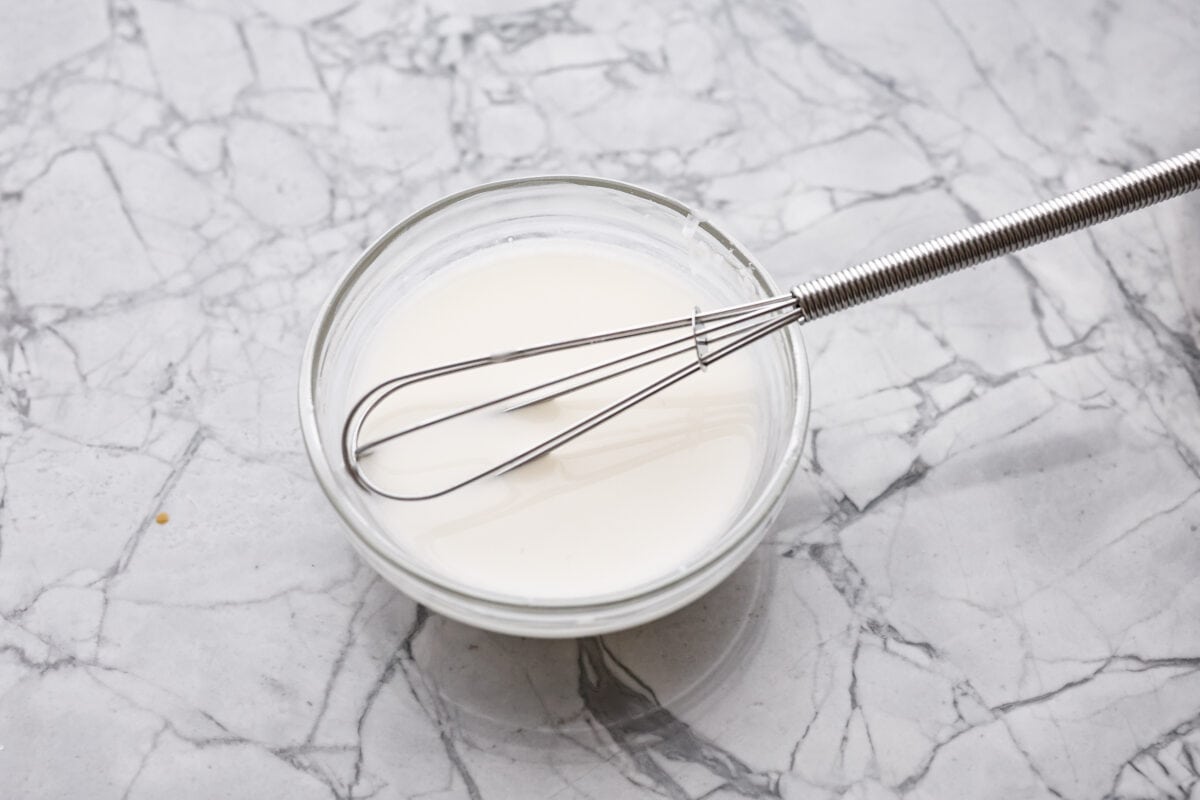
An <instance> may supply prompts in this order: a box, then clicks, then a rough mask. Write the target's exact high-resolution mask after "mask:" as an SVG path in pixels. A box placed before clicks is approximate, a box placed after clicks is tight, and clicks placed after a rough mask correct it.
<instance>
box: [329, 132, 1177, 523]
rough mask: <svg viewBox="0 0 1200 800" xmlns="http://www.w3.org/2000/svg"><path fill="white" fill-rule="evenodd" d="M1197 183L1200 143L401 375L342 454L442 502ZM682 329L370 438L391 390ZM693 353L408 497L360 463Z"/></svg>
mask: <svg viewBox="0 0 1200 800" xmlns="http://www.w3.org/2000/svg"><path fill="white" fill-rule="evenodd" d="M1197 188H1200V149H1196V150H1190V151H1188V152H1186V153H1183V154H1181V155H1178V156H1175V157H1174V158H1168V159H1165V160H1163V161H1159V162H1156V163H1154V164H1151V165H1150V166H1147V167H1143V168H1142V169H1137V170H1134V171H1132V172H1127V173H1125V174H1124V175H1120V176H1118V177H1115V178H1110V179H1109V180H1106V181H1101V182H1100V183H1095V184H1092V185H1091V186H1087V187H1085V188H1083V189H1079V190H1077V191H1074V192H1069V193H1067V194H1064V195H1062V196H1060V197H1056V198H1054V199H1053V200H1047V201H1045V202H1042V203H1037V204H1036V205H1032V206H1028V207H1026V208H1022V209H1020V210H1018V211H1013V212H1011V213H1009V214H1005V215H1003V216H1000V217H996V218H995V219H991V220H987V221H986V222H980V223H978V224H975V225H971V226H969V227H966V228H963V229H961V230H958V231H955V232H954V233H950V234H947V235H945V236H939V237H938V238H936V239H931V240H930V241H927V242H925V243H923V244H918V245H916V246H913V247H908V248H905V249H903V250H899V251H897V252H895V253H892V254H891V255H887V256H883V257H882V258H875V259H872V260H870V261H865V262H863V263H861V264H857V265H855V266H852V267H847V268H846V269H843V270H841V271H839V272H835V273H833V274H831V275H826V276H824V277H821V278H816V279H815V280H811V281H807V282H805V283H802V284H800V285H798V286H796V287H794V288H793V289H792V290H791V291H790V292H789V293H787V294H784V295H780V296H778V297H772V298H769V299H766V300H759V301H756V302H753V303H745V304H743V305H739V306H731V307H728V308H723V309H720V310H717V311H709V312H703V313H702V312H700V311H699V310H698V309H697V310H696V311H695V312H694V313H693V314H691V315H690V316H686V317H677V318H675V319H668V320H664V321H661V322H654V323H651V324H648V325H639V326H636V327H633V328H624V329H621V330H614V331H607V332H604V333H598V334H595V335H593V336H583V337H579V338H575V339H566V340H562V341H558V342H549V343H547V344H541V345H537V346H534V347H527V348H523V349H520V350H512V351H509V352H503V353H495V354H492V355H487V356H483V357H480V358H473V359H470V360H467V361H460V362H457V363H454V364H445V365H442V366H439V367H433V368H431V369H426V370H422V371H420V372H414V373H410V374H407V375H401V376H398V377H395V378H391V379H389V380H387V381H384V382H383V383H380V384H378V385H377V386H375V387H374V388H372V389H371V390H370V391H368V392H367V393H366V394H364V395H363V396H362V397H361V398H360V399H359V400H358V402H357V403H355V405H354V407H353V408H352V409H351V411H350V413H349V414H348V415H347V418H346V424H345V427H344V428H343V431H342V457H343V459H344V461H345V464H346V468H347V469H348V470H349V471H350V473H351V474H352V475H353V477H354V479H355V481H357V482H358V483H359V485H361V486H362V487H363V488H365V489H367V490H369V491H371V492H374V493H376V494H379V495H382V496H383V497H387V498H390V499H393V500H428V499H431V498H434V497H440V496H442V495H445V494H448V493H450V492H452V491H455V490H456V489H461V488H462V487H464V486H467V485H468V484H471V483H474V482H476V481H478V480H481V479H483V478H486V477H489V476H492V475H498V474H500V473H503V472H507V471H509V470H511V469H515V468H517V467H519V466H521V465H523V464H527V463H529V462H530V461H533V460H534V459H536V458H539V457H540V456H543V455H545V454H547V453H549V452H551V451H552V450H555V449H557V448H559V447H561V446H563V445H564V444H566V443H567V442H570V441H572V440H573V439H575V438H577V437H579V436H581V435H582V434H584V433H586V432H587V431H589V430H591V429H593V428H595V427H596V426H598V425H600V424H602V423H604V422H606V421H607V420H610V419H612V418H613V417H615V416H616V415H618V414H620V413H622V412H623V411H625V410H627V409H629V408H631V407H632V406H635V405H637V404H638V403H640V402H642V401H643V400H646V399H647V398H649V397H653V396H654V395H656V394H658V393H659V392H661V391H662V390H664V389H666V388H667V387H669V386H671V385H673V384H675V383H678V382H679V381H681V380H683V379H684V378H687V377H688V376H690V375H693V374H695V373H696V372H699V371H701V370H703V369H704V368H706V367H707V366H708V365H710V364H712V363H714V362H716V361H719V360H720V359H722V358H725V357H726V356H728V355H730V354H732V353H734V352H736V351H738V350H740V349H742V348H743V347H745V346H746V345H748V344H750V343H752V342H755V341H758V340H759V339H762V338H763V337H765V336H769V335H770V334H772V333H774V332H776V331H778V330H780V329H782V328H784V327H786V326H788V325H790V324H792V323H794V322H796V323H804V322H808V321H810V320H814V319H817V318H819V317H823V316H826V315H827V314H831V313H833V312H835V311H841V310H843V309H846V308H849V307H851V306H855V305H858V304H860V303H865V302H867V301H868V300H874V299H876V298H878V297H882V296H883V295H885V294H890V293H892V292H897V291H900V290H901V289H906V288H908V287H910V286H915V285H917V284H918V283H923V282H925V281H928V280H931V279H933V278H937V277H940V276H942V275H947V274H949V273H951V272H955V271H957V270H960V269H963V268H964V267H970V266H974V265H975V264H979V263H981V262H983V261H988V260H991V259H993V258H997V257H999V256H1002V255H1006V254H1008V253H1012V252H1015V251H1017V250H1020V249H1022V248H1025V247H1029V246H1030V245H1034V244H1039V243H1041V242H1045V241H1047V240H1049V239H1053V238H1056V237H1058V236H1062V235H1064V234H1067V233H1071V232H1072V231H1077V230H1080V229H1081V228H1086V227H1089V226H1091V225H1095V224H1096V223H1099V222H1103V221H1105V220H1108V219H1112V218H1113V217H1117V216H1120V215H1122V214H1127V213H1129V212H1130V211H1135V210H1137V209H1141V208H1145V207H1147V206H1150V205H1153V204H1155V203H1159V202H1162V201H1163V200H1167V199H1170V198H1172V197H1176V196H1178V195H1181V194H1184V193H1185V192H1189V191H1192V190H1194V189H1197ZM676 329H685V330H686V333H685V334H684V335H682V336H678V337H675V338H672V339H670V340H668V341H666V342H662V343H657V344H654V345H651V346H648V347H643V348H641V349H639V350H636V351H634V352H631V353H629V354H627V355H622V356H619V357H616V358H609V359H605V360H601V361H599V362H598V363H596V364H593V365H591V366H588V367H586V368H584V369H579V370H575V371H573V372H570V373H569V374H566V375H561V376H558V377H555V378H552V379H549V380H546V381H542V382H539V383H537V384H535V385H533V386H530V387H528V388H526V389H522V390H520V391H516V392H510V393H508V394H505V395H503V396H501V397H496V398H493V399H490V400H487V401H485V402H481V403H476V404H474V405H469V406H467V407H465V408H461V409H457V410H455V411H451V412H447V413H445V414H441V415H439V416H435V417H432V418H430V419H426V420H424V421H422V422H419V423H416V424H413V425H409V426H407V427H405V428H402V429H400V430H397V431H394V432H391V433H389V434H387V435H385V436H381V437H379V438H376V439H373V440H371V441H368V442H365V443H364V442H362V441H361V437H362V430H363V425H364V424H365V423H366V420H367V419H368V418H369V417H370V416H371V414H372V413H373V412H374V411H375V410H376V409H378V408H379V406H380V404H382V403H383V402H384V401H385V400H386V399H387V398H388V397H390V396H392V395H393V394H395V393H396V392H398V391H399V390H400V389H403V388H404V387H406V386H411V385H413V384H416V383H421V382H424V381H429V380H433V379H435V378H439V377H443V376H446V375H451V374H455V373H459V372H465V371H467V370H473V369H480V368H483V367H488V366H492V365H495V364H502V363H506V362H511V361H516V360H519V359H526V358H532V357H534V356H540V355H545V354H547V353H555V352H560V351H563V350H572V349H575V348H581V347H586V346H589V345H595V344H599V343H601V342H611V341H614V340H618V339H631V338H634V337H639V336H647V335H651V334H657V333H663V332H665V331H671V330H676ZM689 351H692V352H694V354H695V357H694V358H693V359H690V360H689V362H688V363H687V364H686V365H685V366H682V367H679V368H678V369H675V370H672V371H670V372H668V373H667V374H666V375H664V376H662V377H660V378H658V379H657V380H653V381H651V382H649V383H647V384H646V385H645V386H643V387H642V388H641V389H638V390H637V391H634V392H632V393H630V394H628V395H626V396H625V397H623V398H621V399H620V400H617V401H616V402H614V403H611V404H610V405H608V406H606V407H604V408H602V409H600V410H598V411H596V412H595V413H592V414H590V415H589V416H587V417H585V418H584V419H581V420H580V421H578V422H576V423H575V424H573V425H570V426H569V427H566V428H564V429H563V430H561V431H559V432H558V433H556V434H555V435H553V436H551V437H549V438H547V439H545V440H543V441H540V442H538V443H537V444H535V445H534V446H532V447H530V448H528V449H526V450H524V451H522V452H520V453H518V454H516V455H514V456H512V457H511V458H508V459H506V460H504V461H502V462H500V463H498V464H495V465H494V466H491V467H488V468H487V469H483V470H481V471H479V472H476V473H474V474H472V475H470V476H469V477H467V478H465V479H463V480H460V481H458V482H456V483H454V484H452V485H450V486H447V487H445V488H443V489H440V490H438V491H433V492H427V493H424V494H409V495H403V494H398V493H395V492H391V491H388V490H387V489H385V488H383V487H380V486H378V485H376V484H375V483H374V482H372V480H371V479H370V478H369V477H368V476H367V475H366V474H365V473H364V472H363V470H362V467H361V465H360V459H361V458H362V457H364V456H365V455H367V454H368V453H369V452H371V451H372V450H374V449H375V448H377V447H379V446H380V445H383V444H385V443H387V442H391V441H394V440H395V439H398V438H400V437H402V436H406V435H408V434H411V433H414V432H416V431H419V430H423V429H426V428H429V427H431V426H433V425H437V424H439V423H443V422H446V421H448V420H451V419H455V418H458V417H461V416H463V415H465V414H470V413H473V412H476V411H481V410H483V409H487V408H494V407H497V406H504V407H505V410H512V409H514V408H522V407H525V406H528V405H532V404H534V403H539V402H543V401H546V400H550V399H553V398H556V397H561V396H563V395H565V394H569V393H571V392H575V391H578V390H580V389H583V388H585V387H587V386H593V385H595V384H597V383H600V382H602V381H606V380H609V379H611V378H615V377H617V376H618V375H625V374H628V373H631V372H633V371H635V370H639V369H642V368H644V367H648V366H651V365H652V364H658V363H661V362H663V361H667V360H668V359H671V358H675V357H678V356H681V355H684V354H686V353H688V352H689Z"/></svg>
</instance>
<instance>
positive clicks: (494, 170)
mask: <svg viewBox="0 0 1200 800" xmlns="http://www.w3.org/2000/svg"><path fill="white" fill-rule="evenodd" d="M1197 41H1200V6H1197V5H1196V4H1195V3H1194V2H1192V0H1147V1H1146V2H1133V0H1096V2H1085V1H1084V0H1071V2H1057V3H1039V2H1035V1H1034V0H998V2H991V3H983V2H951V0H941V2H939V0H932V1H927V0H900V1H899V2H892V0H852V1H850V2H838V1H837V0H813V1H812V2H806V3H802V4H801V3H793V2H784V1H783V0H753V1H752V2H733V1H731V0H727V2H707V0H695V1H694V2H688V3H685V2H678V3H668V2H655V3H642V2H636V1H635V0H607V1H605V0H577V2H566V3H561V4H554V5H544V4H542V3H540V2H537V0H494V1H489V0H460V1H458V2H456V0H427V1H426V2H418V3H412V2H394V1H393V0H303V2H288V1H287V0H253V1H252V2H238V1H236V0H193V1H192V2H187V3H169V2H163V0H133V1H132V2H130V1H129V0H112V2H110V3H107V4H106V3H105V0H47V1H46V2H37V3H23V2H19V1H18V0H7V2H5V3H4V4H3V6H0V92H2V94H0V277H2V278H3V285H2V287H0V324H2V325H3V333H2V339H0V342H2V344H3V347H2V357H0V392H2V393H3V398H2V401H0V464H2V472H0V480H2V483H0V486H2V489H0V795H2V796H4V797H6V798H9V797H11V798H82V797H86V798H89V799H91V800H104V799H106V798H114V799H115V798H129V799H130V800H141V799H142V798H160V797H172V798H256V799H257V798H268V797H272V798H273V797H280V798H282V797H287V798H367V797H374V798H399V797H421V798H458V797H470V798H481V797H482V798H540V797H555V798H572V797H592V798H617V797H634V796H641V795H645V796H660V797H667V798H701V797H704V798H714V799H715V798H722V800H724V799H726V798H734V797H755V798H757V797H776V796H778V797H783V798H831V797H847V798H853V799H854V800H868V799H870V800H884V799H885V798H895V797H911V798H955V797H966V798H1014V797H1018V798H1025V797H1030V798H1035V797H1063V798H1097V797H1104V796H1108V797H1119V798H1163V799H1165V798H1176V799H1180V798H1189V797H1190V798H1196V797H1198V796H1200V788H1197V787H1198V785H1200V784H1198V778H1197V765H1198V763H1200V580H1198V576H1200V532H1198V531H1197V527H1198V524H1200V400H1198V396H1197V393H1198V391H1200V349H1198V347H1197V333H1198V331H1200V316H1198V313H1200V224H1198V223H1200V199H1198V198H1196V197H1192V198H1188V199H1183V200H1177V201H1174V202H1172V203H1171V204H1169V205H1166V206H1163V207H1160V208H1157V209H1154V210H1152V211H1149V212H1145V213H1141V214H1139V215H1137V216H1133V217H1129V218H1126V219H1123V220H1120V221H1117V222H1114V223H1110V224H1108V225H1106V226H1104V227H1102V228H1099V229H1096V230H1094V231H1092V232H1088V233H1084V234H1081V235H1077V236H1075V237H1074V238H1071V239H1070V240H1067V241H1062V242H1058V243H1053V244H1050V245H1047V246H1044V247H1042V248H1040V249H1037V250H1034V251H1031V252H1029V253H1027V254H1025V255H1022V256H1020V257H1019V258H1010V259H1007V260H1005V261H1003V262H1000V263H997V264H993V265H990V266H987V267H982V268H979V269H976V270H973V271H972V272H970V273H969V274H963V275H959V276H955V277H953V278H949V279H946V280H943V281H941V282H939V283H937V284H935V285H929V286H926V287H922V288H920V289H918V290H914V291H911V292H910V293H908V294H906V295H904V296H902V297H896V298H891V299H887V300H885V301H882V302H879V303H877V304H875V305H874V306H872V307H869V308H863V309H860V310H856V311H854V312H851V313H847V314H844V315H842V316H841V317H840V318H837V319H834V320H828V321H825V322H822V323H820V324H816V325H814V326H812V328H811V330H810V331H809V333H808V341H809V343H810V346H811V358H812V362H813V371H814V380H815V397H814V403H815V410H814V413H813V419H812V432H811V437H810V447H809V450H808V456H807V459H806V463H805V469H804V470H803V471H802V473H801V474H800V475H798V477H797V478H796V480H795V482H794V483H793V485H792V487H791V491H790V495H789V502H788V505H787V507H786V509H785V512H784V515H783V517H782V520H781V521H780V523H779V524H778V526H777V527H776V529H775V530H774V531H773V533H772V535H771V536H770V537H769V540H768V541H767V543H765V544H764V545H763V546H762V547H761V548H760V550H759V552H758V553H757V554H756V556H755V557H754V559H752V561H751V562H750V563H749V564H747V566H746V567H745V568H744V569H742V570H741V571H740V572H739V573H737V574H736V575H735V577H734V578H733V579H732V580H731V581H730V582H728V583H727V584H725V585H723V586H722V587H721V588H720V589H718V590H717V592H716V593H715V594H713V595H711V596H710V597H709V598H707V599H706V600H704V601H702V602H701V603H699V604H697V605H696V606H693V607H691V608H689V609H686V610H685V611H683V612H681V613H679V614H677V615H675V616H674V617H672V618H669V619H667V620H664V621H661V622H659V623H656V624H654V625H651V626H649V627H648V628H645V629H641V630H636V631H631V632H627V633H624V634H621V635H618V636H612V637H607V638H605V639H604V640H600V641H596V640H588V641H582V642H533V641H522V640H517V639H510V638H506V637H502V636H495V635H490V634H485V633H481V632H477V631H474V630H471V629H468V628H465V627H462V626H460V625H456V624H453V623H449V622H446V621H444V620H442V619H439V618H437V617H436V616H429V615H427V614H425V613H424V612H423V611H422V610H419V609H417V608H415V607H414V605H413V604H412V603H411V602H410V601H408V600H407V599H406V598H404V597H403V596H401V595H399V594H397V593H396V592H395V591H393V590H392V589H390V588H389V587H388V586H387V585H385V584H383V583H382V582H381V581H379V580H377V579H375V578H373V577H372V575H371V574H370V573H369V571H368V570H367V569H365V568H364V567H362V566H360V565H359V563H358V562H357V561H356V559H355V558H354V556H353V555H352V553H351V551H350V548H349V547H348V545H346V544H345V543H344V542H343V539H342V537H341V535H340V533H339V531H338V529H337V528H338V522H337V519H336V518H335V516H334V514H333V512H332V511H331V510H330V509H329V508H328V507H327V504H326V502H325V500H324V498H323V497H322V495H321V493H320V492H319V490H318V489H317V486H316V484H315V482H314V481H313V479H312V478H311V476H310V473H309V470H308V466H307V463H306V460H305V457H304V455H303V452H302V448H301V444H300V439H299V435H298V433H297V429H296V413H295V399H294V387H295V382H296V374H297V368H298V362H299V355H300V351H301V347H302V343H303V340H304V337H305V335H306V333H307V330H308V327H309V324H310V321H311V319H312V317H313V314H314V311H315V307H316V305H317V303H318V302H319V301H320V299H321V298H322V296H323V294H324V293H325V292H326V290H327V289H328V288H329V286H330V285H331V283H332V281H334V280H335V278H336V277H337V276H338V275H339V274H340V273H341V272H342V270H343V269H345V268H346V266H347V265H348V264H349V262H350V261H351V259H352V258H353V257H354V256H355V254H356V253H357V252H358V251H359V250H360V249H361V248H362V247H363V246H364V245H365V244H366V243H367V242H368V241H370V240H371V239H372V238H373V237H375V236H376V235H377V234H379V233H380V232H381V231H383V230H385V229H386V228H387V227H388V226H389V225H390V224H391V223H392V222H394V221H396V220H397V219H398V218H400V217H401V216H403V215H404V214H406V213H407V212H409V211H411V210H413V209H415V208H416V207H418V206H419V205H421V204H423V203H425V202H427V201H429V200H431V199H433V198H435V197H436V196H439V195H441V194H443V193H445V192H447V191H450V190H454V189H459V188H463V187H465V186H468V185H470V184H473V183H476V182H479V181H482V180H487V179H493V178H497V177H503V176H512V175H521V174H526V173H530V172H535V171H573V172H588V173H596V174H601V175H606V176H611V177H615V178H620V179H625V180H631V181H635V182H639V183H643V184H646V185H647V186H650V187H652V188H655V189H659V190H661V191H665V192H668V193H671V194H674V195H676V196H678V197H680V198H681V199H683V200H685V201H688V202H691V203H694V204H697V205H699V206H701V207H703V208H706V209H708V210H710V211H711V212H712V213H713V214H714V215H716V216H717V217H718V218H720V219H721V220H723V221H724V223H725V224H726V225H727V226H728V228H729V229H730V230H731V231H732V232H734V234H735V235H736V236H738V237H739V238H740V239H742V240H743V241H744V242H746V243H747V244H748V245H750V246H751V247H752V248H753V249H754V250H755V251H756V252H757V253H758V254H759V256H760V257H761V258H762V260H763V261H764V262H765V263H766V264H767V265H768V266H769V268H770V269H771V270H772V271H773V272H775V273H776V274H777V275H778V276H779V278H780V279H781V280H784V281H793V280H797V279H800V278H802V277H808V276H814V275H816V274H819V273H821V272H824V271H828V270H831V269H833V268H836V267H839V266H842V265H844V264H846V263H848V262H851V261H854V260H859V259H862V258H865V257H868V256H872V255H878V254H881V253H883V252H886V251H887V250H890V249H892V248H895V247H898V246H903V245H907V244H910V243H912V242H914V241H916V240H918V239H920V238H923V237H925V236H928V235H932V234H936V233H941V232H944V231H945V230H948V229H950V228H952V227H956V226H958V225H960V224H962V223H965V222H967V221H968V220H974V219H977V218H979V217H980V216H984V215H992V214H995V213H1000V212H1003V211H1007V210H1009V209H1010V208H1011V207H1014V206H1016V205H1020V204H1023V203H1026V202H1028V201H1032V200H1034V199H1038V198H1042V197H1045V196H1048V195H1049V194H1051V193H1054V192H1056V191H1060V190H1063V189H1066V188H1071V187H1073V186H1076V185H1080V184H1082V183H1085V182H1088V181H1091V180H1094V179H1098V178H1100V177H1103V176H1107V175H1110V174H1112V173H1114V172H1116V171H1119V170H1120V169H1122V168H1124V167H1131V166H1135V165H1139V164H1142V163H1146V162H1148V161H1151V160H1153V159H1155V158H1158V157H1164V156H1167V155H1170V154H1171V153H1173V152H1177V151H1181V150H1184V149H1187V148H1190V147H1195V146H1197V144H1200V118H1198V117H1197V115H1196V108H1197V105H1196V104H1197V99H1198V98H1200V56H1198V55H1197V50H1196V42H1197ZM160 511H166V512H168V513H169V514H170V516H171V519H170V522H169V523H167V524H166V525H157V524H155V523H154V521H153V518H154V516H155V514H157V513H158V512H160Z"/></svg>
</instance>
